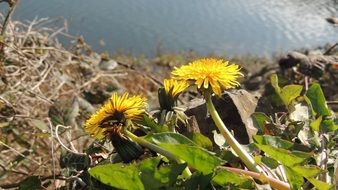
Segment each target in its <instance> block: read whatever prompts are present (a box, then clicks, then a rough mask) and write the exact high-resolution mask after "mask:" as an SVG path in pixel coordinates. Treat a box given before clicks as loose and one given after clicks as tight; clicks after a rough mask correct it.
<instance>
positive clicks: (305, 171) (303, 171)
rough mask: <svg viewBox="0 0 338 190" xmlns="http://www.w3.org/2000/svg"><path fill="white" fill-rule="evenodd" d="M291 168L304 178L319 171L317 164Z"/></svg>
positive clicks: (315, 174)
mask: <svg viewBox="0 0 338 190" xmlns="http://www.w3.org/2000/svg"><path fill="white" fill-rule="evenodd" d="M292 170H293V171H295V172H297V173H298V174H300V175H302V176H303V177H306V178H310V177H316V176H317V175H318V174H319V173H320V172H321V170H320V168H319V167H317V166H293V167H292Z"/></svg>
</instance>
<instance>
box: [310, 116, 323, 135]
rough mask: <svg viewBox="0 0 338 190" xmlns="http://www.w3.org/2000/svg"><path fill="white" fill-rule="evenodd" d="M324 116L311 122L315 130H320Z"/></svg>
mask: <svg viewBox="0 0 338 190" xmlns="http://www.w3.org/2000/svg"><path fill="white" fill-rule="evenodd" d="M322 118H323V116H319V117H318V118H317V119H316V120H314V121H312V122H311V123H310V127H311V129H312V130H313V131H317V132H320V124H321V122H322Z"/></svg>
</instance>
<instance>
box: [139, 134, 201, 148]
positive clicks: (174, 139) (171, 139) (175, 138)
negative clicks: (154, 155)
mask: <svg viewBox="0 0 338 190" xmlns="http://www.w3.org/2000/svg"><path fill="white" fill-rule="evenodd" d="M145 139H147V140H148V141H150V142H153V143H155V144H159V143H168V144H189V145H196V144H195V143H194V142H193V141H192V140H190V139H189V138H188V137H185V136H183V135H181V134H179V133H173V132H163V133H153V134H150V135H147V136H146V137H145Z"/></svg>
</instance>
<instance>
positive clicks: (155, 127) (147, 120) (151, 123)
mask: <svg viewBox="0 0 338 190" xmlns="http://www.w3.org/2000/svg"><path fill="white" fill-rule="evenodd" d="M139 124H141V125H144V126H146V127H149V128H150V129H151V130H152V131H153V132H155V133H161V132H166V131H168V127H166V126H164V125H160V124H158V123H156V122H155V120H154V119H153V118H151V117H149V116H148V115H144V116H143V120H141V121H140V122H139Z"/></svg>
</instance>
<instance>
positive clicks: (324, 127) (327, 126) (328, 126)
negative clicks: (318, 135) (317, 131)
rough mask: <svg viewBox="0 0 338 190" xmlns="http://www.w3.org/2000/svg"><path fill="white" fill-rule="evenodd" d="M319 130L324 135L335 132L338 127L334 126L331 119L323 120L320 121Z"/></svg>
mask: <svg viewBox="0 0 338 190" xmlns="http://www.w3.org/2000/svg"><path fill="white" fill-rule="evenodd" d="M320 128H321V132H324V133H325V132H330V131H337V130H338V125H336V124H335V123H334V121H333V120H331V119H325V120H322V123H321V126H320Z"/></svg>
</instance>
